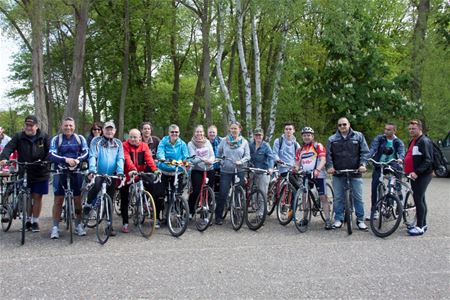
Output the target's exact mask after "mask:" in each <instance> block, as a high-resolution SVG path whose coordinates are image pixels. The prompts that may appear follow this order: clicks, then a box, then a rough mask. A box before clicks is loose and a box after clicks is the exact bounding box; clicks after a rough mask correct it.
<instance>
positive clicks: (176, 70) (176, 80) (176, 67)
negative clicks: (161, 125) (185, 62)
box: [170, 0, 180, 124]
mask: <svg viewBox="0 0 450 300" xmlns="http://www.w3.org/2000/svg"><path fill="white" fill-rule="evenodd" d="M171 21H172V22H171V23H172V24H171V25H172V26H171V27H172V28H171V31H170V53H171V56H172V64H173V85H172V113H171V120H170V121H171V122H172V123H175V124H178V122H179V119H178V111H179V101H180V99H179V95H180V60H179V57H178V44H177V43H178V42H177V32H178V30H177V22H176V21H177V4H176V2H175V0H173V1H172V20H171Z"/></svg>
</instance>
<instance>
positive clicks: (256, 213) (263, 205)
mask: <svg viewBox="0 0 450 300" xmlns="http://www.w3.org/2000/svg"><path fill="white" fill-rule="evenodd" d="M246 200H247V201H246V205H245V206H244V216H245V223H246V224H247V227H248V228H249V229H251V230H258V229H259V228H261V226H263V225H264V221H265V220H266V215H267V201H266V197H265V195H264V193H263V191H262V190H260V189H259V188H256V189H253V190H252V192H251V193H250V195H249V197H248V199H246Z"/></svg>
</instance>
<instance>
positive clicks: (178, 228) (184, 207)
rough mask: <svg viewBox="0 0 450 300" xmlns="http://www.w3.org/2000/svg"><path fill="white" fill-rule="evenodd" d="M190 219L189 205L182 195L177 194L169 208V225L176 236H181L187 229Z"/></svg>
mask: <svg viewBox="0 0 450 300" xmlns="http://www.w3.org/2000/svg"><path fill="white" fill-rule="evenodd" d="M188 221H189V206H188V203H187V201H186V199H183V198H182V197H181V195H175V199H174V200H172V201H171V203H170V204H169V208H168V218H167V225H168V227H169V232H170V234H171V235H173V236H174V237H179V236H181V235H182V234H183V233H184V232H185V231H186V229H187V226H188Z"/></svg>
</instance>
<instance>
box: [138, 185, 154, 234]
mask: <svg viewBox="0 0 450 300" xmlns="http://www.w3.org/2000/svg"><path fill="white" fill-rule="evenodd" d="M140 198H141V199H140V202H136V206H137V207H136V213H137V216H138V217H137V225H138V228H139V231H140V232H141V234H142V236H143V237H146V238H149V237H150V236H151V235H152V234H153V232H154V230H155V226H156V222H155V220H156V207H155V201H154V200H153V197H152V195H150V193H149V192H146V191H145V192H143V193H142V194H141V197H140ZM138 203H139V204H138Z"/></svg>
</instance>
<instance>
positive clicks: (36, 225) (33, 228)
mask: <svg viewBox="0 0 450 300" xmlns="http://www.w3.org/2000/svg"><path fill="white" fill-rule="evenodd" d="M31 231H33V232H39V231H41V228H39V223H32V224H31Z"/></svg>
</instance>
